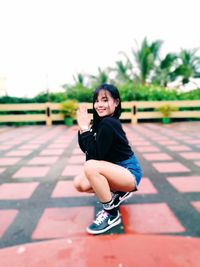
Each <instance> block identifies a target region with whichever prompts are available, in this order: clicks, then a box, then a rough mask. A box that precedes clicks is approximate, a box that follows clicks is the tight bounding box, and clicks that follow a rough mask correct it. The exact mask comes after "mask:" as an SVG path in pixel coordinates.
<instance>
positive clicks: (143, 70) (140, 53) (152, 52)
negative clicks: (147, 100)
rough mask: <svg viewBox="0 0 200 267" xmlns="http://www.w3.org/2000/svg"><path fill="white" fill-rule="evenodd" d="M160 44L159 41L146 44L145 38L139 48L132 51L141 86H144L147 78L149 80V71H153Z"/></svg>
mask: <svg viewBox="0 0 200 267" xmlns="http://www.w3.org/2000/svg"><path fill="white" fill-rule="evenodd" d="M162 43H163V42H162V41H161V40H156V41H154V42H152V43H148V41H147V38H146V37H145V38H144V40H143V41H142V44H141V47H138V49H137V50H133V55H134V57H135V60H136V63H137V65H138V68H139V75H138V78H139V80H140V82H141V83H142V84H145V83H146V82H147V80H148V78H150V74H151V71H152V70H153V69H154V67H155V64H156V60H157V59H158V56H159V52H160V48H161V46H162Z"/></svg>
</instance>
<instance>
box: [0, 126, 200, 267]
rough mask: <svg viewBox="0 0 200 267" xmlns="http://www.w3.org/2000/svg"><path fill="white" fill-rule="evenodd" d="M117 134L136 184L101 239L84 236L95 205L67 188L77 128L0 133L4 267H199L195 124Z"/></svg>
mask: <svg viewBox="0 0 200 267" xmlns="http://www.w3.org/2000/svg"><path fill="white" fill-rule="evenodd" d="M123 127H124V130H125V131H126V133H127V136H128V138H129V140H130V143H131V145H132V147H133V149H134V151H135V152H136V154H137V156H138V158H139V160H140V162H141V165H142V168H143V178H142V182H141V186H140V190H139V191H138V192H137V193H135V194H134V196H133V197H132V198H131V199H129V200H127V202H126V203H124V205H123V206H121V208H120V212H121V215H122V218H123V220H122V224H121V225H119V226H117V227H115V228H114V229H112V230H110V231H109V232H107V233H106V234H104V235H99V236H89V235H88V234H87V233H86V232H85V228H86V227H87V226H88V224H90V223H91V221H92V220H93V218H94V213H96V211H97V210H98V209H99V208H100V204H99V203H98V202H97V199H96V197H95V196H94V195H92V194H86V193H85V194H81V193H78V192H76V191H75V189H74V188H73V184H72V180H73V177H74V176H75V175H76V174H78V173H79V172H80V170H81V169H82V164H83V162H84V155H83V154H82V152H81V151H80V149H79V148H78V145H77V136H76V134H77V129H76V126H74V127H71V128H67V127H65V126H52V127H46V126H28V127H20V128H10V127H0V181H1V185H0V248H1V249H0V266H1V267H7V266H9V267H10V266H15V267H18V266H19V267H23V266H29V267H36V266H37V267H40V266H45V264H46V265H47V266H50V267H51V266H53V267H54V266H59V267H62V266H70V267H71V266H73V267H82V266H86V267H90V266H95V267H96V266H106V267H107V266H108V267H111V266H112V267H113V266H117V267H133V266H134V267H135V266H136V267H137V266H138V267H141V266H142V267H144V266H148V267H154V266H159V267H162V266H166V267H169V266H170V267H173V266H176V267H179V266H180V267H185V266H191V267H194V266H199V262H200V253H199V251H200V239H199V237H200V122H184V123H182V122H181V123H172V124H170V125H162V124H158V123H157V124H151V123H145V124H138V125H130V124H123Z"/></svg>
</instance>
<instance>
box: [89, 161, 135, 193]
mask: <svg viewBox="0 0 200 267" xmlns="http://www.w3.org/2000/svg"><path fill="white" fill-rule="evenodd" d="M87 170H88V171H90V170H91V171H94V172H98V173H99V174H101V175H103V176H104V177H105V178H106V179H107V181H108V183H109V186H110V188H111V189H112V190H119V191H132V190H135V189H136V183H135V177H134V176H133V174H132V173H131V172H130V171H129V170H128V169H126V168H124V167H122V166H119V165H117V164H114V163H111V162H107V161H103V160H100V161H99V160H88V161H87V162H86V164H85V172H86V175H87Z"/></svg>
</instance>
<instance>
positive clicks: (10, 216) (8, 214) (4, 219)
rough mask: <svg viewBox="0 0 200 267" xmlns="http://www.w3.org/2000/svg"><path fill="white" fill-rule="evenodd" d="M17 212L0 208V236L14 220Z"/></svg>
mask: <svg viewBox="0 0 200 267" xmlns="http://www.w3.org/2000/svg"><path fill="white" fill-rule="evenodd" d="M17 213H18V211H17V210H0V225H1V227H0V238H1V237H2V236H3V235H4V233H5V231H6V230H7V229H8V227H9V226H10V225H11V223H12V222H13V221H14V219H15V217H16V216H17Z"/></svg>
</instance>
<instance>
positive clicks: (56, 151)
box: [40, 148, 64, 156]
mask: <svg viewBox="0 0 200 267" xmlns="http://www.w3.org/2000/svg"><path fill="white" fill-rule="evenodd" d="M63 151H64V149H61V148H59V149H44V150H42V151H41V152H40V155H41V156H50V155H61V154H62V153H63Z"/></svg>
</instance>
